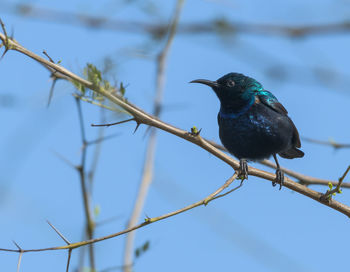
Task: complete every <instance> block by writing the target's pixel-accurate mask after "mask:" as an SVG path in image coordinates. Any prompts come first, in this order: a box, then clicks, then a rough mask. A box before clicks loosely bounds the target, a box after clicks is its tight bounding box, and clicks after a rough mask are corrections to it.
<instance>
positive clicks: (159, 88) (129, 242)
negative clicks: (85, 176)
mask: <svg viewBox="0 0 350 272" xmlns="http://www.w3.org/2000/svg"><path fill="white" fill-rule="evenodd" d="M183 4H184V0H178V1H177V4H176V7H175V12H174V15H173V19H172V22H171V23H170V25H169V34H168V39H167V40H166V43H165V46H164V48H163V49H162V50H161V51H160V53H159V55H158V56H157V77H156V95H155V100H154V106H153V114H154V116H155V117H156V118H158V117H159V116H160V113H161V110H162V100H163V94H164V86H165V69H166V61H167V57H168V55H169V51H170V47H171V45H172V42H173V40H174V37H175V33H176V28H177V25H178V22H179V18H180V13H181V10H182V7H183ZM156 142H157V131H156V129H155V128H151V132H150V136H149V139H148V143H147V151H146V156H145V160H144V165H143V172H142V178H141V183H140V187H139V191H138V194H137V197H136V200H135V203H134V208H133V211H132V213H131V216H130V219H129V222H128V228H130V227H132V226H134V225H136V224H137V222H138V221H139V218H140V215H141V212H142V210H143V206H144V204H145V202H146V197H147V194H148V191H149V187H150V185H151V182H152V178H153V171H154V157H155V152H156ZM135 235H136V232H135V231H133V232H130V233H128V235H127V236H126V241H125V247H124V262H123V267H124V268H123V271H125V272H131V271H132V264H133V263H134V261H133V249H134V240H135Z"/></svg>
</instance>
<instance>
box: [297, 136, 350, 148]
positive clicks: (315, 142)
mask: <svg viewBox="0 0 350 272" xmlns="http://www.w3.org/2000/svg"><path fill="white" fill-rule="evenodd" d="M303 140H305V141H307V142H310V143H314V144H320V145H327V146H331V147H333V148H334V149H341V148H350V144H341V143H337V142H336V141H334V140H332V139H329V140H328V141H321V140H316V139H312V138H306V137H303Z"/></svg>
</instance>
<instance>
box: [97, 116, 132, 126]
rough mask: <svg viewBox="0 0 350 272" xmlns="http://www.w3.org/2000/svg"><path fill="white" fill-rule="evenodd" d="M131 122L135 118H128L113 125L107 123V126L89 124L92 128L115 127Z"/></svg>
mask: <svg viewBox="0 0 350 272" xmlns="http://www.w3.org/2000/svg"><path fill="white" fill-rule="evenodd" d="M131 121H136V119H135V118H130V119H127V120H123V121H119V122H115V123H109V124H91V126H92V127H110V126H115V125H119V124H123V123H127V122H131Z"/></svg>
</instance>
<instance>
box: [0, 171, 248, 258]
mask: <svg viewBox="0 0 350 272" xmlns="http://www.w3.org/2000/svg"><path fill="white" fill-rule="evenodd" d="M236 177H237V173H235V174H234V175H233V176H232V177H230V178H229V180H228V181H226V182H225V184H224V185H223V186H221V187H220V188H219V189H217V190H216V191H215V192H214V193H212V194H210V195H209V196H207V197H205V198H203V199H202V200H200V201H197V202H195V203H193V204H191V205H188V206H186V207H184V208H182V209H178V210H176V211H173V212H170V213H167V214H164V215H161V216H158V217H153V218H146V219H145V222H143V223H141V224H138V225H136V226H133V227H131V228H128V229H125V230H122V231H119V232H117V233H113V234H110V235H107V236H103V237H100V238H95V239H91V240H86V241H81V242H77V243H71V244H70V245H66V246H56V247H48V248H39V249H25V250H22V251H23V253H26V252H41V251H51V250H64V249H71V250H73V249H75V248H79V247H82V246H86V245H89V244H93V243H97V242H101V241H104V240H108V239H111V238H114V237H117V236H120V235H123V234H125V233H129V232H131V231H134V230H136V229H139V228H142V227H145V226H147V225H149V224H152V223H155V222H157V221H160V220H164V219H166V218H169V217H172V216H175V215H178V214H180V213H183V212H186V211H188V210H191V209H193V208H196V207H198V206H201V205H206V204H207V203H208V199H209V201H210V200H212V199H214V198H215V196H217V194H218V193H220V192H221V191H222V190H224V189H225V188H226V187H227V186H228V183H232V182H233V181H234V180H235V178H236ZM240 186H241V185H240ZM224 187H225V188H224ZM231 191H232V190H231ZM211 198H212V199H211ZM0 251H6V252H20V251H19V250H18V249H17V250H16V249H6V248H0Z"/></svg>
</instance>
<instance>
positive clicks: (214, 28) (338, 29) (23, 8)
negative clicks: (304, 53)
mask: <svg viewBox="0 0 350 272" xmlns="http://www.w3.org/2000/svg"><path fill="white" fill-rule="evenodd" d="M0 7H1V10H2V11H3V12H8V13H11V14H17V15H20V16H22V17H28V18H35V19H40V20H43V21H48V22H54V23H61V24H68V25H77V26H82V27H87V28H91V29H105V30H109V31H120V32H127V33H132V32H133V33H146V34H151V35H152V36H154V37H163V36H164V34H166V33H167V29H168V25H167V24H164V23H148V22H138V21H122V20H112V19H110V18H107V17H98V16H91V15H86V14H81V13H72V12H65V11H57V10H53V9H47V8H40V7H35V6H33V5H28V4H16V5H15V4H1V5H0ZM349 32H350V23H349V22H348V21H343V22H339V23H333V24H320V25H316V24H314V25H305V26H302V25H294V26H293V25H290V26H281V25H274V24H249V23H243V22H234V21H229V20H226V19H225V18H223V17H220V18H216V19H212V20H208V21H204V22H196V23H183V24H181V25H179V27H178V33H179V34H186V35H193V34H217V33H225V34H227V35H235V34H237V33H249V34H255V35H272V36H273V35H275V36H287V37H291V38H296V37H305V36H315V35H331V34H338V33H349Z"/></svg>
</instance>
